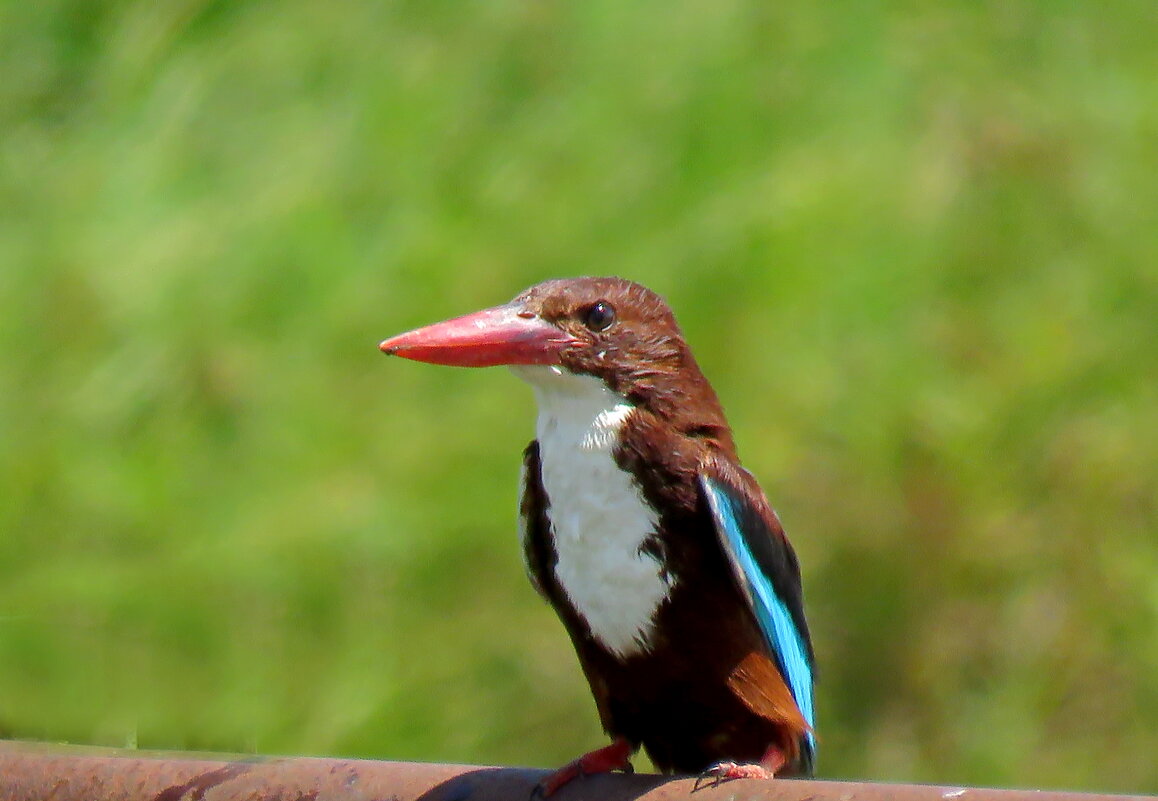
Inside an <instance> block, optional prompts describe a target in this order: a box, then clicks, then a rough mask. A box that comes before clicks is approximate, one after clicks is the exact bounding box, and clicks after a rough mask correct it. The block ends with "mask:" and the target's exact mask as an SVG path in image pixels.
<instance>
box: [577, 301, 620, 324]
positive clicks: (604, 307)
mask: <svg viewBox="0 0 1158 801" xmlns="http://www.w3.org/2000/svg"><path fill="white" fill-rule="evenodd" d="M614 322H615V308H614V307H613V306H612V305H611V304H610V303H608V302H607V301H605V300H601V301H599V302H598V303H596V304H595V305H593V306H591V307H590V308H589V309H587V312H586V314H584V315H583V324H584V325H586V326H587V327H588V328H590V329H591V330H592V331H606V330H607V329H608V328H610V327H611V324H612V323H614Z"/></svg>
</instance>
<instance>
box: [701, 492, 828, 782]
mask: <svg viewBox="0 0 1158 801" xmlns="http://www.w3.org/2000/svg"><path fill="white" fill-rule="evenodd" d="M711 472H714V473H716V475H711V474H709V473H708V472H705V473H702V474H701V476H700V484H701V486H702V487H703V490H704V495H705V496H706V498H707V501H708V506H709V508H710V509H711V511H712V519H713V522H714V523H715V526H716V532H717V534H718V535H719V538H720V543H721V545H722V546H723V549H724V552H725V553H726V554H727V556H728V561H729V562H730V564H731V566H732V570H733V573H734V574H735V577H736V580H737V582H738V583H739V586H740V589H741V591H742V592H743V594H744V596H745V598H746V599H747V601H748V604H749V607H750V608H751V610H752V613H753V615H754V616H755V618H756V621H757V623H758V624H759V626H760V629H761V631H762V632H763V634H764V638H765V640H766V642H767V643H768V646H769V648H770V650H771V654H772V656H773V657H774V658H775V662H776V666H777V667H778V668H779V671H780V675H781V676H782V680H783V681H784V682H785V683H786V684H787V685H788V688H789V690H791V692H792V698H793V700H794V701H795V702H796V706H797V708H798V709H799V712H800V715H801V717H802V718H803V721H804V722H805V723H806V724H807V731H806V733H805V738H806V741H807V748H806V751H807V753H806V758H807V761H808V762H811V757H812V753H813V752H814V751H815V739H814V736H813V734H812V729H813V728H814V726H815V717H814V707H813V695H812V692H813V690H812V686H813V655H812V644H811V641H810V640H809V638H808V630H807V628H806V626H805V624H804V610H803V606H802V602H801V590H800V569H799V567H798V565H797V562H796V557H795V554H793V553H792V549H791V546H790V545H789V544H788V541H787V539H785V538H784V535H783V533H782V532H781V531H780V526H779V521H777V520H776V517H775V515H774V514H773V513H772V510H771V509H770V508H769V507H768V506H767V503H766V502H764V503H760V502H756V503H754V502H753V501H752V500H751V494H750V493H745V492H744V491H743V490H741V489H739V487H738V486H737V484H739V483H740V482H736V481H730V480H729V478H726V477H725V474H726V473H727V472H734V471H732V470H719V469H717V470H715V471H711ZM759 497H760V501H763V497H762V496H759ZM781 714H782V713H781Z"/></svg>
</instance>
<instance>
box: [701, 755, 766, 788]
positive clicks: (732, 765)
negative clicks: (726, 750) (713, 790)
mask: <svg viewBox="0 0 1158 801" xmlns="http://www.w3.org/2000/svg"><path fill="white" fill-rule="evenodd" d="M774 778H776V771H774V770H769V769H768V768H766V767H764V766H763V765H757V764H754V763H741V762H717V763H716V764H714V765H712V766H711V767H710V768H708V769H707V770H705V771H704V772H703V773H701V774H700V775H699V776H697V777H696V781H695V783H694V784H693V785H692V792H693V793H694V792H695V791H696V790H699V789H700V788H701V787H719V786H720V785H721V784H723V783H724V782H730V781H732V780H733V779H774Z"/></svg>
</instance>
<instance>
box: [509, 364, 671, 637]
mask: <svg viewBox="0 0 1158 801" xmlns="http://www.w3.org/2000/svg"><path fill="white" fill-rule="evenodd" d="M512 369H513V371H514V372H515V374H516V375H518V376H519V377H520V378H522V379H524V380H526V381H527V382H528V383H530V384H531V386H532V387H533V388H534V390H535V399H536V400H537V401H538V405H539V418H538V421H537V424H536V435H537V438H538V440H539V459H540V463H541V469H542V480H543V489H544V490H546V492H547V498H548V500H549V502H550V506H549V508H548V509H547V516H548V518H549V519H550V522H551V532H552V534H553V535H554V544H555V553H556V554H557V556H558V560H557V562H556V564H555V577H556V578H557V579H558V581H559V584H560V585H561V586H562V587H563V590H564V592H566V593H567V597H568V598H569V599H570V601H571V603H572V604H573V605H574V607H575V609H576V610H577V611H578V612H579V614H580V615H582V617H583V619H584V620H586V621H587V625H588V626H589V627H590V628H591V633H592V634H593V635H594V636H595V638H596V639H598V640H599V641H600V642H601V643H602V644H603V645H604V646H605V647H606V648H607V649H608V650H609V651H611V652H612V653H614V654H615V655H617V656H619V657H621V658H626V657H629V656H633V655H635V654H638V653H641V652H644V651H647V650H649V649H650V639H651V634H652V631H653V629H654V625H655V613H656V610H658V609H659V606H660V604H662V603H663V602H664V600H665V599H666V598H667V597H668V594H669V593H670V591H671V588H672V579H671V577H670V576H669V575H668V574H667V573H666V572H665V571H664V570H663V566H662V565H661V564H660V563H659V561H658V560H657V559H656V558H655V557H654V556H652V555H651V554H649V553H644V552H643V551H642V550H641V547H642V546H643V544H644V543H645V541H646V540H647V538H648V537H650V536H651V535H653V534H654V533H655V531H656V528H657V526H658V524H659V520H658V518H657V517H656V514H655V511H654V510H653V509H652V508H651V506H650V505H649V504H648V503H647V501H646V500H644V498H643V495H642V493H641V492H640V488H639V485H638V484H636V482H635V479H634V478H633V477H632V476H631V474H630V473H627V472H625V471H624V470H622V469H620V467H619V465H617V464H616V463H615V458H614V453H613V451H614V448H615V445H616V443H617V442H618V439H619V432H620V430H621V429H622V428H623V425H624V423H625V422H627V420H628V419H629V418H630V417H631V415H632V414H633V413H634V412H635V407H634V406H632V405H631V404H630V403H628V402H627V400H626V399H625V398H624V397H623V396H622V395H619V394H617V393H615V392H612V391H611V390H610V389H608V388H607V386H606V385H605V384H604V383H603V381H601V380H600V379H598V378H595V377H593V376H583V375H573V374H571V373H568V372H566V371H564V370H561V369H558V368H552V367H546V368H544V367H516V368H512Z"/></svg>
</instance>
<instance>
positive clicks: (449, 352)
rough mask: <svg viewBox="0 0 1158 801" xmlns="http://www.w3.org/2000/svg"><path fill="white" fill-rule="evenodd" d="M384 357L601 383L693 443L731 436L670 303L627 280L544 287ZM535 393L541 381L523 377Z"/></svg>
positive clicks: (415, 337) (390, 342) (431, 331)
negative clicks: (512, 369)
mask: <svg viewBox="0 0 1158 801" xmlns="http://www.w3.org/2000/svg"><path fill="white" fill-rule="evenodd" d="M379 347H380V348H381V350H382V351H383V352H384V353H387V354H391V355H395V356H402V357H404V358H407V359H414V360H416V361H423V362H430V363H433V364H445V365H453V366H460V367H486V366H492V365H509V366H512V367H516V368H520V367H522V368H528V367H529V368H535V367H539V368H545V371H544V372H545V373H550V372H554V373H555V374H557V375H561V376H562V375H564V374H570V375H577V376H583V375H587V376H594V377H596V378H598V379H600V380H601V381H602V382H603V383H604V384H605V385H606V387H607V388H608V389H610V390H611V391H613V392H615V393H617V394H619V395H622V396H623V397H624V398H626V399H627V400H628V401H629V402H630V403H632V404H633V405H635V406H637V407H640V408H643V409H646V410H648V411H650V412H652V413H653V414H654V415H656V416H657V417H659V418H660V419H662V420H663V421H665V422H666V423H667V424H668V425H672V426H674V427H675V428H677V429H678V430H680V431H681V432H682V433H685V434H687V435H691V436H708V437H711V438H713V439H717V440H719V441H720V442H721V445H724V446H725V447H727V448H728V449H730V448H731V436H730V433H728V428H727V423H726V422H725V420H724V415H723V412H722V411H721V409H720V405H719V401H718V400H717V398H716V394H715V392H714V391H713V390H712V388H711V385H710V384H708V382H707V380H706V379H705V378H704V377H703V374H702V373H701V372H700V368H699V365H697V364H696V361H695V358H694V357H693V356H692V353H691V350H690V349H689V348H688V346H687V343H686V342H685V341H684V338H683V334H682V333H681V331H680V329H679V325H677V323H676V320H675V316H674V315H673V314H672V312H671V309H670V308H668V305H667V304H666V303H665V302H664V300H663V298H661V297H660V296H659V295H657V294H655V293H654V292H652V291H651V290H650V289H648V288H647V287H644V286H642V285H640V284H637V283H634V282H632V281H627V280H625V279H622V278H594V277H583V278H565V279H556V280H552V281H545V282H543V283H541V284H536V285H535V286H533V287H530V288H529V289H527V290H525V291H523V292H521V293H519V294H518V295H517V296H516V297H515V298H514V300H512V301H511V302H510V303H507V304H504V305H502V306H495V307H492V308H489V309H483V310H482V311H478V312H474V313H472V314H467V315H464V316H462V317H456V318H454V319H452V320H446V321H444V322H441V323H435V324H433V325H429V326H426V327H424V328H419V329H416V330H414V331H409V332H407V333H404V334H399V335H398V336H395V337H391V338H390V339H387V340H386V341H384V342H382V343H381V345H380V346H379ZM516 372H517V373H519V374H520V375H521V376H522V377H524V378H526V379H527V380H529V381H531V382H532V383H538V382H537V381H536V380H535V378H534V376H535V371H534V370H533V369H532V370H527V369H517V370H516Z"/></svg>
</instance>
